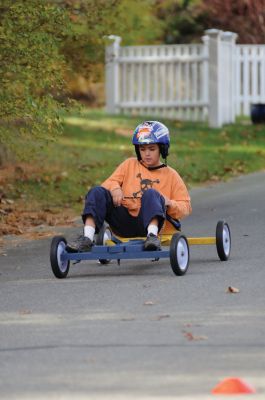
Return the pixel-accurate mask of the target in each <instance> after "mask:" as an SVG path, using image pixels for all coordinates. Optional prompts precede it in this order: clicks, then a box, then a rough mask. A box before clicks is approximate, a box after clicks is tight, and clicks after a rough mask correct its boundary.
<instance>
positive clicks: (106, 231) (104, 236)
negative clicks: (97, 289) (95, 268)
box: [95, 222, 111, 264]
mask: <svg viewBox="0 0 265 400" xmlns="http://www.w3.org/2000/svg"><path fill="white" fill-rule="evenodd" d="M110 239H111V230H110V227H109V225H107V224H106V223H105V222H104V224H103V225H102V228H101V229H100V231H99V233H98V235H97V238H96V241H95V243H96V245H97V246H103V245H105V243H106V241H107V240H110ZM98 261H99V262H100V264H109V262H110V260H105V259H100V260H98Z"/></svg>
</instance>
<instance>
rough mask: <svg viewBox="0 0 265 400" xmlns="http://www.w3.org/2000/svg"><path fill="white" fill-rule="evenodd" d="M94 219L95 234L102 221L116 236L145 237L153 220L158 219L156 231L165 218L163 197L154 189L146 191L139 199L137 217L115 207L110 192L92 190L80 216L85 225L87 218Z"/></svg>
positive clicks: (102, 189)
mask: <svg viewBox="0 0 265 400" xmlns="http://www.w3.org/2000/svg"><path fill="white" fill-rule="evenodd" d="M88 215H90V216H92V217H93V218H94V221H95V224H96V232H98V231H99V230H100V228H101V227H102V225H103V223H104V221H106V222H108V224H109V225H110V227H111V229H112V230H113V232H114V233H116V234H117V235H120V236H123V237H132V236H145V235H146V234H147V227H148V225H149V223H150V221H151V220H152V219H153V218H157V219H158V230H160V229H161V228H162V226H163V223H164V220H165V218H166V207H165V199H164V197H163V196H162V195H161V194H160V193H159V192H157V191H156V190H155V189H147V190H146V191H145V192H144V193H143V196H142V198H141V209H140V212H139V215H138V216H137V217H133V216H132V215H130V214H129V212H128V209H127V208H126V207H124V206H118V207H115V206H114V204H113V201H112V197H111V194H110V192H109V191H108V190H107V189H105V188H103V187H102V186H96V187H94V188H92V189H91V190H90V191H89V192H88V193H87V195H86V198H85V206H84V211H83V214H82V219H83V222H84V223H85V221H86V218H87V216H88Z"/></svg>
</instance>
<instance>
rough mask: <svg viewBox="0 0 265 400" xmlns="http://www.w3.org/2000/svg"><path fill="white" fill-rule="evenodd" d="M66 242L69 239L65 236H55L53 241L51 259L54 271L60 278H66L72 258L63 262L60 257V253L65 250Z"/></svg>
mask: <svg viewBox="0 0 265 400" xmlns="http://www.w3.org/2000/svg"><path fill="white" fill-rule="evenodd" d="M66 244H67V241H66V239H65V238H64V237H63V236H54V238H53V239H52V242H51V249H50V261H51V267H52V272H53V273H54V275H55V276H56V278H59V279H63V278H66V277H67V274H68V271H69V268H70V260H67V261H64V263H61V261H60V259H59V257H60V254H61V253H62V252H63V251H64V248H65V246H66Z"/></svg>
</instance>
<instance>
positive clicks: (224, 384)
mask: <svg viewBox="0 0 265 400" xmlns="http://www.w3.org/2000/svg"><path fill="white" fill-rule="evenodd" d="M250 393H256V390H255V389H254V388H253V387H252V386H250V385H249V384H248V383H246V382H245V381H243V379H240V378H226V379H224V380H223V381H221V382H220V383H218V385H216V386H215V387H214V388H213V389H212V394H250Z"/></svg>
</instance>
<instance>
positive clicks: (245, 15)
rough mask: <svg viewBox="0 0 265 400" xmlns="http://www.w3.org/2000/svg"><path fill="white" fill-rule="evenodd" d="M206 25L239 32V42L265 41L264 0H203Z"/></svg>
mask: <svg viewBox="0 0 265 400" xmlns="http://www.w3.org/2000/svg"><path fill="white" fill-rule="evenodd" d="M200 9H201V12H202V13H204V15H205V26H206V27H209V28H212V27H214V28H217V29H222V30H227V31H232V32H236V33H237V34H238V43H243V44H244V43H250V44H264V43H265V3H264V0H233V1H231V0H202V4H201V7H200Z"/></svg>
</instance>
